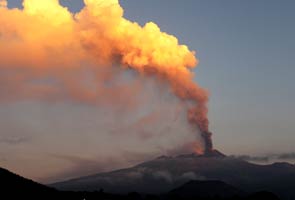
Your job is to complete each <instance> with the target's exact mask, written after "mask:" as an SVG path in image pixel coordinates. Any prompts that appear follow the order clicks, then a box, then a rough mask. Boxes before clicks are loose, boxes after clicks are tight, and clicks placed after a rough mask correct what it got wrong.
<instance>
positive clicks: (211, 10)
mask: <svg viewBox="0 0 295 200" xmlns="http://www.w3.org/2000/svg"><path fill="white" fill-rule="evenodd" d="M20 2H21V1H17V0H9V1H8V3H9V6H10V7H15V6H19V5H20ZM62 3H63V4H64V5H68V6H69V7H70V9H71V10H72V11H78V10H79V9H80V8H81V6H83V4H82V2H81V1H79V0H63V1H62ZM121 5H122V7H123V8H124V10H125V17H126V18H128V19H129V20H131V21H136V22H138V23H140V24H141V25H144V24H145V23H146V22H149V21H153V22H155V23H157V24H158V25H159V26H160V28H161V30H162V31H165V32H167V33H169V34H173V35H175V36H176V37H177V38H178V39H179V41H180V43H183V44H186V45H188V46H189V47H190V49H192V50H195V51H196V52H197V54H196V55H197V58H198V59H199V60H200V64H199V66H198V68H196V70H195V73H196V81H197V82H198V83H200V84H201V85H202V86H203V87H205V88H207V89H208V90H209V91H210V93H211V97H210V103H209V118H210V127H211V130H212V132H213V142H214V146H215V148H217V149H219V150H220V151H222V152H224V153H226V154H268V153H270V154H272V153H276V152H294V151H295V147H294V142H295V132H294V131H295V123H294V122H295V106H294V102H295V90H294V85H295V79H294V76H295V60H294V55H295V39H294V35H295V26H294V19H295V12H294V10H295V2H294V1H292V0H290V1H288V0H284V1H277V0H257V1H242V0H224V1H220V0H208V1H201V0H184V1H176V0H173V1H170V0H124V1H121ZM175 101H176V100H175ZM175 105H177V102H175ZM48 109H49V110H50V112H46V114H42V111H44V110H47V111H48ZM165 109H169V108H165ZM16 110H17V111H19V110H21V111H22V112H21V113H20V114H17V115H16V114H15V113H17V111H16ZM61 110H64V111H65V113H64V116H59V117H57V118H56V121H57V122H50V123H49V122H47V120H48V119H50V120H52V119H54V118H55V117H54V116H55V114H57V113H58V114H60V111H61ZM81 112H82V115H83V116H84V121H82V122H83V123H84V124H75V125H73V127H72V129H69V130H67V131H66V132H75V134H74V135H73V136H72V138H71V139H73V140H74V139H76V140H79V142H76V143H75V144H77V143H78V144H79V145H80V146H81V147H83V146H85V152H84V153H81V152H76V154H77V155H80V154H81V155H80V156H82V157H83V155H84V156H85V155H86V154H87V153H88V154H89V155H90V156H89V157H91V155H94V153H93V151H96V149H95V148H94V147H95V145H94V144H95V140H92V141H91V139H90V140H87V139H85V138H84V139H81V138H80V137H79V136H78V132H79V131H80V132H82V131H85V130H86V129H87V128H89V127H91V128H89V131H88V132H89V133H86V134H85V135H84V136H85V137H87V136H89V137H90V138H91V137H92V134H93V133H92V132H91V130H94V129H95V128H96V129H99V124H96V122H94V121H89V120H88V119H92V117H95V116H96V115H97V114H95V113H94V111H93V110H92V109H91V108H88V107H87V106H86V108H79V107H78V108H75V106H73V105H63V104H62V105H56V106H52V105H51V106H49V108H46V106H44V105H43V106H42V105H39V104H34V103H32V102H22V103H17V104H14V105H1V106H0V119H1V122H2V124H5V125H6V126H11V127H10V128H9V131H12V132H22V131H24V132H26V131H27V130H29V131H32V130H33V131H35V132H34V133H30V134H27V135H29V136H26V134H24V136H23V137H21V138H20V137H8V138H7V137H4V136H5V135H4V136H3V138H2V141H0V145H2V144H4V143H5V144H6V145H7V143H9V145H10V147H7V148H4V149H5V152H3V151H4V150H3V149H2V154H3V153H4V154H5V153H6V154H7V155H9V154H11V155H14V154H13V153H12V152H22V148H25V147H21V146H20V147H15V144H20V143H26V142H27V141H31V140H34V138H31V137H33V136H34V134H38V132H42V134H44V136H43V138H44V140H49V141H51V140H52V141H51V143H50V142H49V143H48V145H49V144H50V145H53V144H55V143H57V146H58V144H59V143H60V144H61V143H62V139H59V140H58V141H54V138H52V137H49V136H48V135H49V133H47V132H48V130H49V129H50V131H55V132H56V133H60V132H62V131H64V129H63V128H61V127H62V126H61V125H60V126H61V127H59V126H56V127H53V128H52V124H56V123H57V124H58V120H59V119H66V120H64V123H66V124H68V126H67V127H71V126H70V124H71V123H72V122H76V121H78V120H75V117H76V116H77V115H80V114H81ZM104 112H107V111H104ZM26 113H30V117H28V116H27V114H26ZM16 116H17V117H16ZM69 117H70V119H69ZM108 117H110V118H111V117H113V116H108ZM168 121H169V120H168ZM9 123H13V124H10V125H9ZM15 123H16V124H17V125H15ZM100 123H102V122H100ZM167 123H168V122H167ZM40 124H42V126H38V125H40ZM159 126H160V125H159ZM28 127H30V128H28ZM179 131H182V130H181V129H180V130H179ZM9 134H10V133H9ZM13 134H14V133H13ZM13 134H12V135H13ZM46 134H48V135H46ZM63 134H64V135H66V133H63ZM58 137H59V138H66V136H62V135H59V136H58ZM165 137H169V136H165ZM175 137H180V136H178V135H177V134H176V136H175ZM187 137H188V136H187ZM106 140H108V139H106ZM169 141H170V140H169ZM171 141H173V139H171ZM89 143H93V145H91V144H89ZM133 145H134V143H133ZM2 146H3V145H2ZM11 146H12V147H11ZM87 146H90V147H89V148H88V147H87ZM135 146H136V145H135ZM43 148H44V147H43ZM50 148H52V146H51V147H50V146H48V147H45V149H50ZM134 148H136V147H134ZM146 148H147V147H146ZM16 149H17V150H16ZM98 149H99V150H100V151H103V147H99V148H98ZM60 150H61V149H60ZM31 151H32V152H33V151H34V149H32V150H31ZM57 152H58V151H57ZM34 153H35V154H36V152H33V153H32V155H30V156H28V155H26V156H27V158H28V159H23V156H22V155H21V154H20V155H19V157H18V158H14V160H13V161H10V162H9V163H10V165H11V164H13V163H15V165H16V164H17V163H19V160H22V159H23V160H24V161H28V160H30V159H31V160H34V159H36V158H35V157H34ZM71 153H73V152H63V155H57V153H56V152H55V153H53V154H54V155H51V156H53V157H54V159H57V160H63V159H64V160H66V161H64V162H68V161H69V160H70V161H72V162H75V164H77V167H79V166H78V165H79V164H81V163H84V164H85V163H86V164H85V165H87V166H88V168H89V172H92V171H93V168H95V167H93V166H94V165H96V162H95V161H93V160H87V159H86V160H79V157H78V158H74V157H67V156H68V155H69V154H71ZM137 153H138V152H137ZM0 156H1V155H0ZM94 156H95V155H94ZM37 157H38V156H37ZM138 157H140V155H139V156H138ZM92 158H93V157H92ZM133 158H134V157H133ZM7 159H9V158H7V157H0V162H3V163H4V164H5V161H6V160H7ZM35 161H36V160H35ZM106 163H107V164H109V163H113V164H114V166H116V163H114V161H113V160H108V161H107V162H106ZM46 164H48V163H46ZM51 164H52V163H51ZM44 165H45V163H44ZM47 166H48V165H47ZM52 166H54V163H53V164H52ZM25 168H30V166H29V165H28V164H25V167H24V171H25ZM103 169H105V168H103ZM73 171H74V170H73ZM26 173H27V172H26ZM51 173H53V172H52V171H51ZM70 173H71V172H69V175H68V176H69V177H70V176H72V175H71V174H70ZM73 173H74V172H73ZM53 174H55V175H56V176H57V177H58V170H57V169H54V173H53ZM33 178H35V179H40V180H41V179H42V178H45V177H33ZM52 180H54V178H52ZM47 181H48V179H47Z"/></svg>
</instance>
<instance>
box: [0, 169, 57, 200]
mask: <svg viewBox="0 0 295 200" xmlns="http://www.w3.org/2000/svg"><path fill="white" fill-rule="evenodd" d="M0 185H1V190H0V195H1V196H7V197H9V198H10V199H14V197H19V196H21V197H23V198H31V199H32V198H33V199H36V198H41V197H42V198H43V199H44V196H45V197H46V196H47V197H48V198H50V197H53V195H55V193H56V190H55V189H53V188H49V187H47V186H44V185H41V184H39V183H36V182H34V181H31V180H28V179H25V178H23V177H21V176H18V175H16V174H14V173H12V172H9V171H8V170H6V169H3V168H0Z"/></svg>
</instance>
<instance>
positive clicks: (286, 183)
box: [51, 151, 295, 199]
mask: <svg viewBox="0 0 295 200" xmlns="http://www.w3.org/2000/svg"><path fill="white" fill-rule="evenodd" d="M190 180H220V181H223V182H225V183H227V184H230V185H232V186H234V187H237V188H240V189H242V190H243V191H245V192H247V193H254V192H257V191H261V190H266V191H271V192H274V193H275V194H277V195H279V196H280V197H282V198H288V199H292V198H295V190H294V185H295V166H294V165H291V164H288V163H275V164H271V165H257V164H253V163H249V162H247V161H244V160H240V159H236V158H232V157H226V156H225V155H223V154H222V153H220V152H218V151H213V152H212V153H210V154H209V155H196V154H188V155H180V156H176V157H171V156H170V157H169V156H161V157H158V158H156V159H154V160H151V161H148V162H144V163H141V164H139V165H136V166H134V167H131V168H127V169H121V170H116V171H111V172H107V173H99V174H96V175H92V176H87V177H82V178H77V179H72V180H69V181H65V182H60V183H55V184H52V185H51V186H53V187H55V188H58V189H61V190H74V191H81V190H82V191H84V190H87V191H93V190H97V189H98V188H104V189H105V191H107V192H111V193H118V194H126V193H129V192H132V191H137V192H140V193H150V194H160V193H167V192H169V191H171V190H172V189H173V188H177V187H179V186H181V185H182V184H184V183H186V182H188V181H190Z"/></svg>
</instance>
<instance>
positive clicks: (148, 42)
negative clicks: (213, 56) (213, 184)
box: [0, 0, 212, 153]
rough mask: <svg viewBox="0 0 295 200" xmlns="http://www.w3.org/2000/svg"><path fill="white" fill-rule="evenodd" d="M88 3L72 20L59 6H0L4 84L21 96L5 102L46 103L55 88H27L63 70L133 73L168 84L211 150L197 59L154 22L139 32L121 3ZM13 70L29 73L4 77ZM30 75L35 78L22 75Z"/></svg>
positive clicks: (51, 2) (48, 1)
mask: <svg viewBox="0 0 295 200" xmlns="http://www.w3.org/2000/svg"><path fill="white" fill-rule="evenodd" d="M84 2H85V7H84V8H83V9H82V10H81V11H80V12H79V13H77V14H73V13H71V12H70V11H68V10H67V8H65V7H63V6H61V5H60V4H59V2H58V0H42V1H40V0H24V2H23V7H24V8H23V9H8V8H7V2H6V1H5V0H0V24H1V26H0V62H1V64H0V70H1V71H2V72H6V75H5V76H4V75H3V76H0V78H1V79H0V82H1V84H2V85H3V84H4V85H6V86H7V87H9V88H10V89H9V91H14V92H15V93H17V94H14V95H17V97H15V96H13V95H12V94H11V92H10V94H6V95H2V94H1V96H0V97H1V98H2V99H4V98H7V99H11V98H20V97H22V98H24V97H35V98H36V97H38V98H39V97H42V96H44V95H45V96H47V97H48V96H50V95H52V94H55V93H57V91H56V88H54V87H45V88H43V87H36V86H32V85H31V88H30V90H28V89H27V90H25V91H24V90H22V89H21V88H22V87H23V86H22V85H23V84H24V83H27V82H28V81H30V79H33V77H34V76H40V75H42V74H44V73H52V72H53V71H54V72H55V73H52V74H55V76H57V77H58V76H60V77H63V76H64V75H63V73H64V71H65V69H66V70H67V69H76V68H81V66H83V64H85V63H92V64H93V65H94V66H95V67H97V68H102V67H105V66H113V65H117V66H120V67H122V68H125V69H133V70H135V71H136V72H138V74H140V75H142V76H145V77H154V78H156V79H158V80H160V81H163V82H165V83H168V84H169V85H170V87H171V89H172V91H173V92H174V94H175V95H176V96H177V97H178V98H179V99H181V100H182V101H184V102H187V105H188V115H187V117H188V120H189V122H190V123H191V124H192V126H194V127H195V128H196V129H199V130H200V132H201V136H202V138H203V140H204V146H205V147H204V149H203V151H205V153H206V152H209V151H211V150H212V142H211V133H210V132H209V130H208V118H207V101H208V94H207V92H206V91H205V90H204V89H202V88H201V87H199V86H198V85H197V84H196V83H195V82H194V81H193V79H194V74H193V73H192V69H193V68H194V67H195V66H196V65H197V62H198V61H197V59H196V58H195V52H193V51H190V50H189V49H188V47H187V46H185V45H180V44H179V43H178V40H177V38H175V37H174V36H171V35H168V34H167V33H164V32H161V30H160V28H159V27H158V26H157V25H156V24H155V23H153V22H149V23H147V24H146V25H145V26H143V27H141V26H140V25H138V24H137V23H135V22H131V21H129V20H127V19H125V18H124V17H123V9H122V7H121V6H120V4H119V2H118V0H107V1H106V0H84ZM13 70H18V71H22V70H23V71H26V72H23V73H22V74H20V73H15V74H14V76H12V75H11V74H9V75H8V76H7V73H8V71H13ZM27 71H30V75H25V73H27ZM70 83H71V84H68V85H67V87H66V88H73V87H75V85H74V83H75V81H72V82H70ZM3 90H4V92H3ZM1 93H5V89H1ZM6 93H9V92H7V91H6ZM69 93H70V94H69V95H70V96H71V97H73V98H78V100H79V101H92V100H93V99H94V98H96V95H95V94H96V93H95V92H90V91H84V92H83V93H79V94H78V93H75V92H73V91H72V90H71V92H69ZM49 94H50V95H49ZM4 96H5V97H4ZM7 99H6V100H7ZM198 149H199V148H198ZM198 151H199V150H198Z"/></svg>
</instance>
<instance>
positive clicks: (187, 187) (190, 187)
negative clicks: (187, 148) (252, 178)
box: [169, 181, 246, 198]
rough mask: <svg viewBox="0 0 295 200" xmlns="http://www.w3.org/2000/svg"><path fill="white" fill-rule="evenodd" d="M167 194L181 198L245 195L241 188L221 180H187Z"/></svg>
mask: <svg viewBox="0 0 295 200" xmlns="http://www.w3.org/2000/svg"><path fill="white" fill-rule="evenodd" d="M169 194H173V195H177V196H179V197H181V198H208V197H211V198H212V197H220V198H230V197H235V196H239V197H243V196H245V195H246V193H245V192H243V191H242V190H240V189H238V188H236V187H233V186H231V185H229V184H227V183H224V182H222V181H189V182H188V183H185V184H184V185H182V186H180V187H178V188H176V189H174V190H172V191H171V192H170V193H169Z"/></svg>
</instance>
